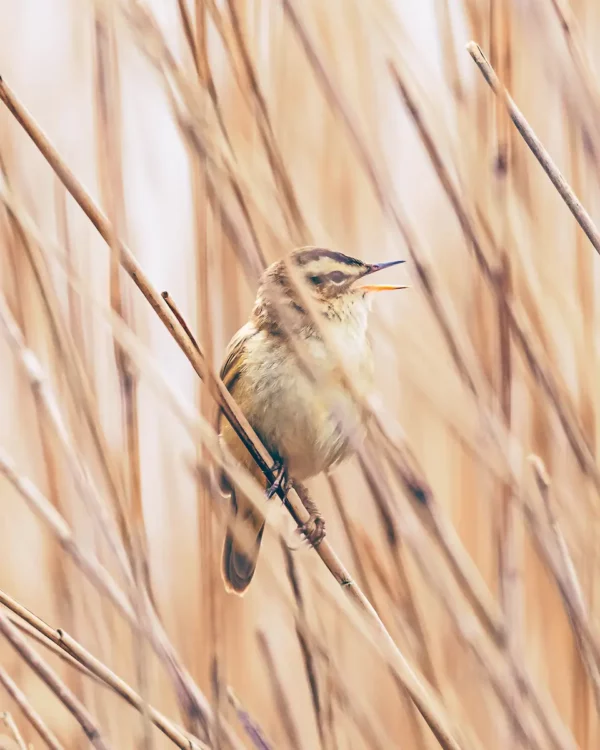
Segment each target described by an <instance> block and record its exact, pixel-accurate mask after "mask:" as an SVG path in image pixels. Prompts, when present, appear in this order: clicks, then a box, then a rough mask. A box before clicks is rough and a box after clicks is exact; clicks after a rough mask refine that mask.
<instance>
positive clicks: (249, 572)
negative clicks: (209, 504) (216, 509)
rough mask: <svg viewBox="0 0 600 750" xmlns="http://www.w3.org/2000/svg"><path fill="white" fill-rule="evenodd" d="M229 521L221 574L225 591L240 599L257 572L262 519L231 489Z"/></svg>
mask: <svg viewBox="0 0 600 750" xmlns="http://www.w3.org/2000/svg"><path fill="white" fill-rule="evenodd" d="M229 492H230V501H231V509H230V513H231V515H230V519H229V521H228V524H227V534H226V536H225V543H224V544H223V560H222V568H221V572H222V575H223V581H224V582H225V588H226V589H227V591H229V592H231V593H234V594H238V595H239V596H241V595H243V594H244V593H245V591H246V589H247V588H248V586H249V585H250V581H251V580H252V577H253V575H254V571H255V570H256V562H257V560H258V553H259V551H260V543H261V541H262V536H263V532H264V530H265V517H264V515H263V514H262V513H261V512H260V510H259V509H258V508H257V507H256V505H255V504H254V503H253V502H252V500H250V499H249V498H246V497H245V496H244V495H243V494H242V493H240V492H236V490H235V488H233V487H230V488H229Z"/></svg>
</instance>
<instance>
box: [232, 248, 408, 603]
mask: <svg viewBox="0 0 600 750" xmlns="http://www.w3.org/2000/svg"><path fill="white" fill-rule="evenodd" d="M402 262H403V261H401V260H398V261H391V262H388V263H375V264H369V263H363V262H362V261H360V260H357V259H356V258H351V257H349V256H347V255H344V254H342V253H339V252H334V251H333V250H327V249H324V248H315V247H310V248H300V249H298V250H295V251H293V252H292V253H291V254H290V256H289V258H288V264H289V266H291V268H292V273H291V274H290V270H289V267H288V265H286V263H285V261H283V260H280V261H277V262H276V263H273V264H272V265H271V266H269V268H267V269H266V271H265V272H264V274H263V276H262V278H261V281H260V286H259V289H258V293H257V297H256V302H255V304H254V309H253V311H252V314H251V317H250V320H249V321H248V323H246V325H244V326H243V327H242V328H241V329H240V330H239V331H238V332H237V333H236V334H235V335H234V336H233V338H232V339H231V341H230V343H229V346H228V348H227V352H226V356H225V361H224V364H223V367H222V368H221V378H222V379H223V382H224V383H225V386H226V387H227V389H228V390H229V392H230V393H231V395H232V396H233V398H234V399H235V401H236V402H237V404H238V405H239V407H240V408H241V410H242V412H243V413H244V415H245V416H246V418H247V420H248V422H249V423H250V424H251V425H252V427H253V428H254V430H255V431H256V433H257V435H258V436H259V437H260V439H261V440H262V442H263V443H264V445H265V447H266V448H267V449H268V450H269V452H270V453H271V455H272V456H273V458H274V460H275V461H276V462H277V464H278V466H279V467H280V474H279V476H278V478H277V479H276V481H275V483H274V484H275V485H278V484H279V482H280V481H281V479H282V477H283V476H284V472H285V477H286V479H287V477H289V480H288V487H289V486H290V484H291V483H293V486H294V488H295V489H296V491H297V492H298V494H299V495H300V497H301V499H302V501H303V503H304V504H305V506H306V507H307V509H308V510H309V512H310V514H311V521H310V522H309V524H308V525H306V527H305V529H304V531H305V534H306V536H307V538H308V539H309V541H310V542H311V543H312V544H314V545H316V544H318V543H319V542H320V541H321V539H322V538H323V536H324V523H323V520H322V518H321V517H320V515H319V513H318V511H317V509H316V508H315V507H314V505H313V504H312V503H310V500H309V498H308V494H307V492H306V490H305V488H304V486H303V485H302V484H301V482H302V481H303V480H305V479H308V478H310V477H313V476H315V475H317V474H319V473H320V472H322V471H326V470H327V469H330V468H331V467H332V466H334V465H335V464H337V463H339V462H340V461H341V460H342V459H344V458H345V457H346V456H347V455H348V454H349V452H350V445H349V440H348V436H347V433H346V434H345V433H344V431H343V430H342V429H341V428H340V422H339V419H336V417H335V415H334V414H332V410H333V409H334V408H337V407H339V406H340V405H341V406H342V407H347V408H348V409H349V410H350V413H351V414H352V413H353V416H356V417H357V419H358V418H359V415H358V412H357V409H356V406H355V405H354V403H353V401H352V399H351V397H350V396H349V394H347V393H345V392H344V391H343V389H342V388H341V387H340V386H339V385H336V384H335V381H333V380H332V379H331V378H329V384H327V375H328V374H329V375H331V373H332V370H333V367H334V364H335V359H334V358H333V357H332V355H331V353H330V351H329V349H328V348H327V347H326V345H325V342H324V340H323V338H322V335H321V333H320V331H319V330H317V329H318V327H319V326H316V325H315V323H314V318H313V317H312V315H311V314H310V313H309V312H308V311H307V309H306V307H307V305H306V304H303V300H302V295H301V294H299V293H298V284H302V289H303V290H305V293H307V294H308V295H309V299H310V300H311V302H312V303H313V304H312V305H308V307H312V308H313V309H314V310H315V311H316V313H317V314H318V316H319V323H320V325H321V326H323V327H324V330H326V331H327V332H328V334H329V335H330V336H331V337H332V340H333V341H334V342H335V343H336V344H337V347H336V348H337V349H338V350H339V351H340V353H341V355H342V357H343V364H344V365H345V367H346V368H347V371H348V372H349V373H350V375H351V377H352V378H353V381H354V382H355V383H356V384H357V385H358V386H359V387H360V388H361V389H363V391H364V390H366V391H368V390H369V388H370V387H371V385H372V380H373V358H372V354H371V349H370V345H369V342H368V340H367V318H368V312H369V308H370V295H369V293H370V292H376V291H384V290H390V289H403V288H404V287H400V286H378V285H372V284H363V283H358V282H361V280H363V279H364V278H365V277H367V276H369V275H370V274H372V273H374V272H376V271H379V270H381V269H383V268H388V267H389V266H393V265H396V264H398V263H402ZM292 277H293V278H292ZM294 280H296V283H295V282H294ZM326 338H328V336H326ZM299 347H300V348H301V347H303V348H304V351H305V353H306V355H307V356H308V358H309V360H310V370H311V371H310V373H309V372H307V371H306V368H303V367H302V366H301V363H300V361H299V354H298V348H299ZM218 430H219V433H220V438H221V441H222V442H223V443H224V445H225V446H226V447H227V448H228V449H229V451H230V452H231V453H232V454H233V456H234V457H235V458H236V459H237V461H238V462H240V463H241V464H242V465H244V466H245V468H246V469H247V470H248V471H250V472H251V473H252V474H253V476H254V477H255V478H256V480H257V481H258V482H259V483H261V485H262V486H265V485H266V479H265V477H264V475H263V474H262V473H261V472H260V470H259V469H258V467H257V466H256V464H255V462H254V461H253V459H252V458H251V456H250V454H249V453H248V451H247V449H246V448H245V446H244V445H243V443H242V442H241V440H240V439H239V437H238V436H237V434H236V433H235V431H234V430H233V428H232V427H231V425H230V424H229V422H227V420H226V419H225V418H224V417H223V415H222V413H221V414H220V415H219V423H218ZM221 486H222V488H223V490H224V491H225V492H226V493H229V495H230V501H231V514H230V517H229V519H230V520H229V522H228V527H227V532H226V537H225V543H224V546H223V558H222V574H223V579H224V582H225V587H226V589H227V590H228V591H230V592H234V593H236V594H240V595H241V594H243V593H244V592H245V591H246V589H247V587H248V585H249V584H250V581H251V580H252V576H253V575H254V571H255V569H256V562H257V557H258V553H259V549H260V543H261V539H262V535H263V531H264V526H265V516H266V507H267V505H266V502H267V499H268V497H270V496H272V494H274V492H275V491H277V489H278V486H272V487H270V488H268V487H265V489H267V492H266V496H265V505H264V507H263V508H262V509H261V508H258V507H257V506H256V504H255V503H254V502H253V501H252V500H251V499H250V498H247V497H246V496H244V495H243V494H242V493H241V492H240V491H239V489H238V490H236V489H235V488H233V487H232V486H231V485H230V484H229V483H228V482H227V480H226V478H225V477H224V476H222V477H221Z"/></svg>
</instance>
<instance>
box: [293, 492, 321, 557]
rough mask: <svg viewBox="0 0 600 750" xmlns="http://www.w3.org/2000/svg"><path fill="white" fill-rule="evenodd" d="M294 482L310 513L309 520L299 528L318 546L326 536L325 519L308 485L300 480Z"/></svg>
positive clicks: (310, 541) (303, 503) (312, 543)
mask: <svg viewBox="0 0 600 750" xmlns="http://www.w3.org/2000/svg"><path fill="white" fill-rule="evenodd" d="M293 484H294V489H295V490H296V492H297V493H298V496H299V497H300V500H302V505H304V507H305V508H306V510H307V511H308V512H309V513H310V518H309V519H308V521H307V522H306V523H303V524H302V526H300V527H299V529H298V530H299V531H300V533H301V534H304V536H305V537H306V539H307V541H308V542H309V543H310V544H311V545H312V546H313V547H318V546H319V544H321V542H322V541H323V539H324V538H325V519H324V518H323V516H322V515H321V514H320V513H319V510H318V508H317V506H316V505H315V504H314V503H313V501H312V500H311V499H310V495H309V494H308V490H307V489H306V487H305V486H304V485H303V484H300V482H294V483H293Z"/></svg>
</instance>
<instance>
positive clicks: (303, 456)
mask: <svg viewBox="0 0 600 750" xmlns="http://www.w3.org/2000/svg"><path fill="white" fill-rule="evenodd" d="M270 375H271V377H269V378H267V379H266V380H267V382H265V380H264V379H263V381H262V382H261V383H260V384H257V385H258V387H257V389H256V391H255V397H254V399H253V400H252V401H253V407H252V409H251V410H250V413H249V414H247V417H248V420H249V421H250V423H251V424H252V425H253V427H254V428H255V430H256V431H257V432H258V433H259V435H260V436H261V438H262V440H263V441H264V443H265V445H266V447H267V448H268V449H269V450H270V451H271V452H272V453H273V454H275V455H276V456H278V457H279V458H281V459H282V460H283V461H284V462H285V464H286V466H287V469H288V472H289V475H290V476H291V477H293V478H295V479H298V480H300V481H302V480H304V479H308V478H309V477H312V476H315V475H316V474H319V473H320V472H322V471H325V470H327V469H329V468H331V467H332V466H333V465H335V464H337V463H339V462H340V461H342V460H343V459H344V458H346V456H347V455H348V454H349V453H350V449H351V442H350V440H349V439H348V426H349V425H352V426H353V429H356V424H357V421H358V414H357V413H356V410H355V407H354V406H353V404H352V401H351V399H350V397H349V396H347V395H346V394H344V393H343V392H341V390H340V389H339V388H334V387H331V388H317V387H315V385H314V384H313V383H312V382H310V381H309V380H308V379H307V378H306V377H304V376H302V375H299V374H298V373H296V374H295V377H294V378H291V379H290V378H286V377H285V375H284V374H283V375H281V376H279V377H278V374H277V373H276V372H273V371H272V372H271V373H270ZM332 412H333V413H332ZM342 414H343V415H345V419H346V420H347V421H346V422H345V424H346V429H345V430H344V429H343V428H342V426H341V424H340V419H339V417H338V416H337V415H340V416H341V415H342ZM348 417H349V419H348Z"/></svg>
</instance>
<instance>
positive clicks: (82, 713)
mask: <svg viewBox="0 0 600 750" xmlns="http://www.w3.org/2000/svg"><path fill="white" fill-rule="evenodd" d="M0 632H2V634H3V635H4V637H5V638H6V639H7V641H9V643H10V644H11V646H12V647H13V648H14V649H15V651H17V653H19V654H20V655H21V656H22V657H23V659H24V660H25V661H26V662H27V663H28V664H29V666H30V667H31V668H32V669H33V670H34V672H36V673H37V674H38V675H39V676H40V677H41V679H42V680H43V681H44V682H45V683H46V685H48V687H49V688H50V690H52V692H53V693H54V694H55V695H56V697H57V698H58V699H59V700H60V701H61V703H63V704H64V706H65V707H66V708H67V709H68V711H70V713H71V714H72V715H73V716H74V717H75V719H76V720H77V722H78V723H79V725H80V726H81V728H82V729H83V731H84V732H85V734H86V736H87V738H88V739H89V741H90V742H91V743H92V745H93V746H94V747H95V748H96V749H97V750H109V748H110V745H109V744H108V742H107V741H106V740H105V739H104V737H103V736H102V733H101V732H100V727H99V726H98V725H97V723H96V721H95V719H94V718H93V717H92V715H91V714H90V713H89V711H88V710H87V709H86V707H85V706H84V705H83V704H82V703H81V702H80V701H79V700H78V699H77V698H76V697H75V695H73V693H72V692H71V690H69V688H68V687H67V686H66V685H65V683H64V682H63V681H62V680H61V679H60V677H58V675H57V674H56V673H55V672H54V670H52V669H51V668H50V667H49V666H48V665H47V664H46V662H45V661H44V660H43V659H42V658H41V657H40V656H39V655H38V654H37V653H36V652H35V651H34V650H33V649H32V648H31V647H30V646H29V644H28V643H27V642H26V641H25V639H24V638H23V636H22V635H21V634H20V633H19V631H18V630H17V629H16V628H15V627H14V625H12V623H11V622H10V620H9V619H8V617H7V615H6V613H5V612H3V611H2V610H0Z"/></svg>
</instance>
